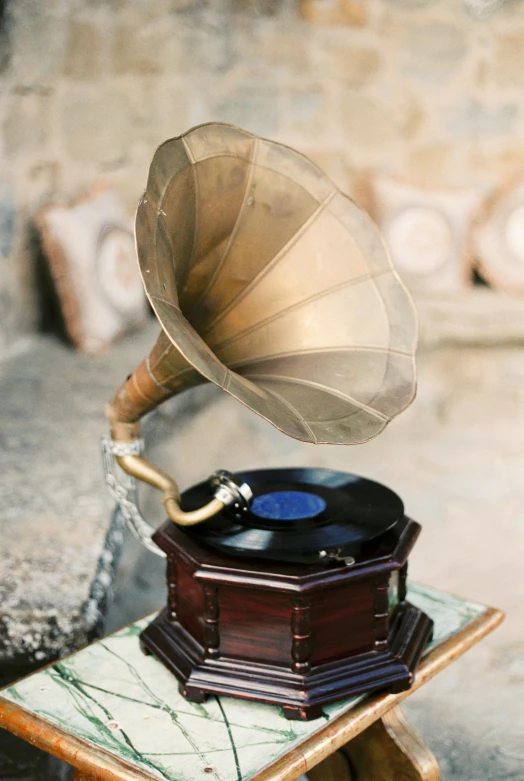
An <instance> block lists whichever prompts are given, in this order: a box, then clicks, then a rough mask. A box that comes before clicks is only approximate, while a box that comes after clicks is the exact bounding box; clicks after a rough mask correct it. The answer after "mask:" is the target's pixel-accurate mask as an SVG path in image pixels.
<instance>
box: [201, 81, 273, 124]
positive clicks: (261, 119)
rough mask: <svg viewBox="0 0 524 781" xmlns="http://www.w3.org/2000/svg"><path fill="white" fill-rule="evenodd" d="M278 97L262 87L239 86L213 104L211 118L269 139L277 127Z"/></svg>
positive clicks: (270, 90) (267, 88)
mask: <svg viewBox="0 0 524 781" xmlns="http://www.w3.org/2000/svg"><path fill="white" fill-rule="evenodd" d="M277 101H278V95H277V94H276V93H275V90H272V89H270V88H269V87H263V86H253V87H249V86H247V85H246V86H240V87H238V88H237V89H235V90H233V91H232V92H230V93H229V95H227V96H226V97H225V98H224V99H223V100H222V101H220V102H219V103H217V104H215V106H214V111H213V117H214V119H216V120H217V121H221V122H230V123H231V124H233V125H238V127H241V128H243V129H245V130H249V131H250V132H251V133H255V134H256V135H260V136H264V137H269V136H271V135H273V134H274V133H275V132H276V131H277V129H278V127H279V110H278V104H277Z"/></svg>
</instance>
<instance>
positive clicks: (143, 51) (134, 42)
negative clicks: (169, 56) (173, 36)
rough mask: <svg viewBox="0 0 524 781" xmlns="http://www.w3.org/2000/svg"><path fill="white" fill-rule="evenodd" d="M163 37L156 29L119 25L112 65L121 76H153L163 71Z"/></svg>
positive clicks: (114, 40) (116, 32)
mask: <svg viewBox="0 0 524 781" xmlns="http://www.w3.org/2000/svg"><path fill="white" fill-rule="evenodd" d="M162 44H163V36H162V35H161V33H160V31H159V30H157V29H156V28H155V27H151V28H148V27H145V28H141V27H139V26H137V25H135V24H133V25H131V24H125V25H123V24H122V25H118V26H117V27H116V29H115V31H114V37H113V50H112V65H113V70H114V72H115V73H117V74H118V75H119V76H122V75H132V76H152V75H154V74H157V73H159V72H160V71H161V70H162V48H163V47H162Z"/></svg>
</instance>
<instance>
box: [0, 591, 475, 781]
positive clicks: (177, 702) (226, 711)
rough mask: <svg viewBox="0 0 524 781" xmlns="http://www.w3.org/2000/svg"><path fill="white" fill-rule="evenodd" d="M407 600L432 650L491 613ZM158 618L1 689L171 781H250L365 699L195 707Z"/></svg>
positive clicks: (439, 601)
mask: <svg viewBox="0 0 524 781" xmlns="http://www.w3.org/2000/svg"><path fill="white" fill-rule="evenodd" d="M408 598H409V600H410V601H411V602H413V603H414V604H415V605H416V606H417V607H419V608H421V609H422V610H424V611H425V612H426V613H427V614H428V615H429V616H431V618H433V620H434V622H435V632H434V638H433V641H432V642H431V644H430V645H429V646H428V649H427V650H430V649H431V648H433V647H435V646H437V645H439V644H440V643H442V642H444V641H445V640H447V639H448V638H449V637H451V636H452V635H454V634H456V633H457V632H459V631H460V630H462V629H463V628H464V627H465V626H466V625H467V624H468V623H470V622H471V621H473V620H474V619H476V618H478V617H479V616H481V615H482V614H483V613H485V612H486V610H487V608H486V607H485V606H484V605H479V604H477V603H474V602H468V601H465V600H462V599H458V598H457V597H453V596H450V595H449V594H444V593H442V592H440V591H436V590H434V589H431V588H427V587H423V586H419V585H416V584H410V587H409V593H408ZM150 620H151V616H148V617H147V618H144V619H142V620H141V621H137V622H136V623H135V624H132V625H130V626H128V627H125V628H124V629H121V630H120V631H118V632H116V633H115V634H113V635H111V636H109V637H107V638H105V639H103V640H101V641H99V642H97V643H94V644H93V645H90V646H88V647H87V648H84V649H83V650H82V651H78V652H77V653H75V654H73V655H72V656H69V657H68V658H66V659H64V660H63V661H61V662H58V663H57V664H55V665H53V666H52V667H48V668H46V669H44V670H42V671H40V672H37V673H35V674H33V675H31V676H29V677H28V678H25V679H23V680H21V681H19V682H18V683H15V684H14V685H12V686H9V687H8V688H6V689H4V690H2V691H1V692H0V709H1V698H5V699H6V700H10V701H12V702H14V703H17V704H18V705H19V706H20V707H22V708H24V709H25V710H26V711H29V712H30V713H33V714H37V715H38V716H39V717H41V718H42V719H45V720H46V721H47V722H50V723H51V724H55V725H57V726H59V727H61V728H62V729H63V730H65V731H67V732H68V733H70V734H73V735H75V736H76V737H78V738H82V739H84V740H85V741H88V743H91V744H93V748H94V750H95V751H96V748H97V747H100V748H103V749H105V750H106V751H108V752H110V753H111V754H113V755H114V756H115V757H116V758H119V759H122V760H125V761H126V762H127V763H131V765H133V766H134V767H136V769H137V770H143V771H145V772H146V774H148V775H152V776H155V777H157V778H164V779H169V781H202V778H203V776H204V774H207V775H208V777H209V778H210V779H215V781H244V779H248V778H250V777H251V776H253V775H254V774H255V773H257V772H259V771H260V770H261V769H262V768H263V767H265V766H266V765H269V764H270V763H272V762H274V761H275V760H276V759H277V758H278V757H280V756H282V755H285V754H286V753H287V752H289V751H290V750H291V749H292V748H294V747H295V746H297V745H298V744H300V743H301V742H302V741H303V740H305V739H306V738H307V737H309V736H310V735H312V734H313V733H315V732H317V731H319V730H321V729H322V728H323V727H325V726H326V723H327V722H329V721H331V720H332V719H333V718H335V717H336V716H339V715H340V714H341V713H343V712H345V711H347V710H349V709H350V708H352V707H354V706H355V705H356V703H357V702H360V701H361V700H362V699H363V698H362V697H356V698H352V699H350V700H344V701H343V702H338V703H336V704H334V705H330V706H327V707H325V709H324V713H325V715H324V717H323V718H320V719H316V720H315V721H310V722H298V721H288V720H287V719H286V718H284V716H283V714H282V711H281V709H280V708H278V707H275V706H270V705H262V704H257V703H251V702H244V701H242V700H235V699H232V698H229V697H210V698H209V700H208V702H207V703H206V704H205V705H196V704H193V703H189V702H186V700H184V698H183V697H182V696H181V695H180V694H179V692H178V687H177V681H176V680H175V678H174V677H172V675H171V674H170V673H169V672H168V671H167V670H166V669H165V668H164V667H163V666H162V665H161V664H160V662H158V661H157V660H156V659H154V658H153V657H152V656H144V655H143V654H142V652H141V651H140V648H139V643H138V635H139V633H140V632H141V630H142V629H143V628H144V627H145V626H146V624H147V623H148V622H149V621H150Z"/></svg>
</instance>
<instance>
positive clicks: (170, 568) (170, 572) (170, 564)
mask: <svg viewBox="0 0 524 781" xmlns="http://www.w3.org/2000/svg"><path fill="white" fill-rule="evenodd" d="M176 599H177V585H176V564H175V562H174V561H173V559H168V560H167V608H168V611H169V620H170V621H176V618H177V614H176Z"/></svg>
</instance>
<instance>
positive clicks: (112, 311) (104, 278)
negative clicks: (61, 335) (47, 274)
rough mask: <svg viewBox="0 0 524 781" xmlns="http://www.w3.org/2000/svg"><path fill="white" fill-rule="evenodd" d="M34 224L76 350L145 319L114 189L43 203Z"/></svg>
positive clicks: (128, 224)
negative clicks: (59, 202) (64, 201)
mask: <svg viewBox="0 0 524 781" xmlns="http://www.w3.org/2000/svg"><path fill="white" fill-rule="evenodd" d="M37 225H38V227H39V229H40V232H41V235H42V244H43V248H44V251H45V254H46V256H47V258H48V261H49V266H50V270H51V274H52V277H53V280H54V283H55V285H56V289H57V293H58V297H59V299H60V304H61V307H62V313H63V316H64V320H65V324H66V328H67V332H68V334H69V336H70V338H71V340H72V342H73V343H74V344H75V345H76V346H77V347H78V348H79V349H80V350H83V351H85V352H89V353H97V352H101V351H104V350H105V349H107V348H108V346H109V345H110V344H111V342H113V341H114V340H115V339H116V338H118V337H119V336H120V335H122V334H123V333H124V332H126V331H128V330H130V329H133V328H136V327H138V326H140V325H142V324H143V323H144V322H145V320H146V317H147V312H148V307H147V304H146V299H145V295H144V291H143V286H142V281H141V279H140V274H139V271H138V264H137V260H136V251H135V244H134V239H133V224H132V220H131V219H130V217H129V216H128V214H127V213H126V211H125V208H124V206H123V204H122V202H121V200H120V198H119V197H118V195H117V194H116V193H115V192H114V191H112V190H110V189H97V190H95V191H94V192H92V193H89V194H88V195H86V196H85V197H83V198H81V199H79V200H76V201H74V202H73V203H70V204H68V205H66V206H59V205H51V206H46V207H44V208H43V209H41V211H40V212H39V214H38V216H37Z"/></svg>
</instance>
